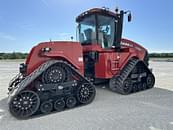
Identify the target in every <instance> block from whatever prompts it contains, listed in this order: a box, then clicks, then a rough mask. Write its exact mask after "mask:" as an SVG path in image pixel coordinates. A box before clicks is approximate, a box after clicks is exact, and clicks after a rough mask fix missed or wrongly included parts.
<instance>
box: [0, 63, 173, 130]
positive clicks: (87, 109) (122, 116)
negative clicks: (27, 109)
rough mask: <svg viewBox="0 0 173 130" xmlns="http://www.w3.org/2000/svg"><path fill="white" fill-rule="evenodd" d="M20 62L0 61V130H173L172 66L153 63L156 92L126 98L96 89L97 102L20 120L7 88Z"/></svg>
mask: <svg viewBox="0 0 173 130" xmlns="http://www.w3.org/2000/svg"><path fill="white" fill-rule="evenodd" d="M19 63H20V62H19V61H0V130H31V129H32V130H139V129H140V130H172V129H173V69H172V68H173V62H164V61H159V62H158V61H151V62H150V66H151V67H152V68H153V72H154V74H155V77H156V84H155V88H153V89H150V90H147V91H144V92H139V93H135V94H131V95H127V96H123V95H119V94H116V93H113V92H110V91H108V90H107V89H103V88H102V87H103V86H97V95H96V98H95V100H94V101H93V102H92V103H91V104H89V105H87V106H82V107H78V108H75V109H71V110H67V111H64V112H60V113H57V112H56V113H52V114H49V115H45V116H37V117H34V118H30V119H27V120H17V119H15V118H14V117H12V116H11V115H10V113H9V112H8V106H7V87H8V83H9V81H10V79H11V78H12V77H13V76H14V75H15V74H17V72H18V67H19Z"/></svg>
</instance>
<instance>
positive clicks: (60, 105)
mask: <svg viewBox="0 0 173 130" xmlns="http://www.w3.org/2000/svg"><path fill="white" fill-rule="evenodd" d="M64 108H65V101H64V100H63V99H57V100H56V101H55V102H54V109H55V110H56V111H62V110H64Z"/></svg>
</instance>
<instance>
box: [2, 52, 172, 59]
mask: <svg viewBox="0 0 173 130" xmlns="http://www.w3.org/2000/svg"><path fill="white" fill-rule="evenodd" d="M27 55H28V54H27V53H21V52H13V53H0V60H5V59H25V58H26V57H27ZM149 57H150V58H173V53H150V54H149Z"/></svg>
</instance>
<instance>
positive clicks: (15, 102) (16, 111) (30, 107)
mask: <svg viewBox="0 0 173 130" xmlns="http://www.w3.org/2000/svg"><path fill="white" fill-rule="evenodd" d="M39 105H40V98H39V96H38V94H37V93H35V92H34V91H30V90H25V91H22V92H20V93H19V94H18V95H16V96H14V97H13V98H12V100H11V102H10V104H9V110H10V112H11V114H12V115H13V116H15V117H16V118H20V119H24V118H28V117H29V116H31V115H33V114H34V113H35V112H36V111H37V110H38V108H39Z"/></svg>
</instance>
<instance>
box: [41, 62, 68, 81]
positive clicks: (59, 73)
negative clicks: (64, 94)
mask: <svg viewBox="0 0 173 130" xmlns="http://www.w3.org/2000/svg"><path fill="white" fill-rule="evenodd" d="M66 77H67V73H66V71H65V69H64V68H63V67H62V66H60V65H54V66H52V67H50V68H49V69H47V70H46V71H45V72H44V74H43V82H45V83H62V82H64V81H65V79H66Z"/></svg>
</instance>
